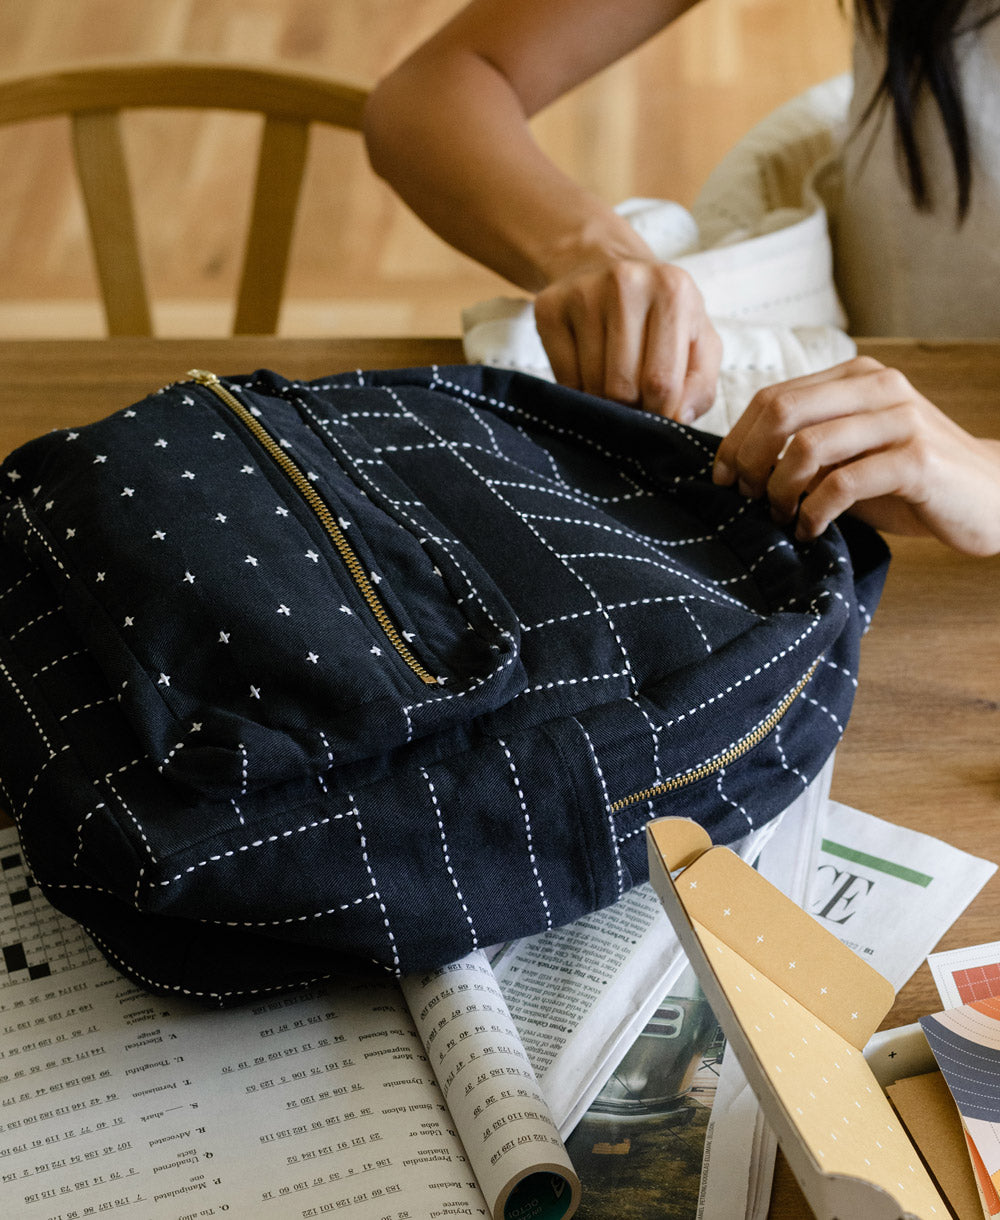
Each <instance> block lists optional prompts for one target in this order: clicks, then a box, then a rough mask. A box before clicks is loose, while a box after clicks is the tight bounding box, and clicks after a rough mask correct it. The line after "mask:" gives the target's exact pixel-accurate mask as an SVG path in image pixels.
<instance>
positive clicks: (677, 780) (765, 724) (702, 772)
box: [609, 657, 822, 813]
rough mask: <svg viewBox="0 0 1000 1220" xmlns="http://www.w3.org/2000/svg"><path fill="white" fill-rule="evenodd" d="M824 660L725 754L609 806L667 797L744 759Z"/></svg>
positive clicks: (619, 808) (613, 810)
mask: <svg viewBox="0 0 1000 1220" xmlns="http://www.w3.org/2000/svg"><path fill="white" fill-rule="evenodd" d="M821 660H822V658H821V657H817V658H816V660H815V661H813V663H812V665H810V667H809V670H808V672H807V673H806V675H805V677H803V678H801V679H800V680H799V681H798V682H797V683H796V684H795V686H794V687H793V688H792V689H791V690H790V691H789V692H788V694H787V695H785V697H784V698H783V699H782V701H781V702H780V703H779V704H778V706H777V707H776V708H775V709H774V710H773V711H772V712H771V713H770V714H769V715H768V716H767V717H766V718H765V719H764V720H762V721H761V722H760V724H758V725H757V727H756V728H755V729H752V730H751V731H750V732H749V733H748V734H747V735H746V737H742V738H740V740H739V741H738V742H736V744H735V745H732V746H730V747H729V749H728V750H726V751H725V752H724V753H723V754H720V755H719V756H718V757H717V758H713V759H712V760H711V761H709V762H706V763H702V765H701V766H700V767H696V768H695V769H694V770H693V771H688V772H686V773H685V774H684V775H677V776H674V778H673V779H667V780H664V781H663V783H661V784H654V785H653V786H652V787H650V788H643V789H642V790H641V791H639V792H633V793H631V794H630V795H628V796H623V797H621V798H620V799H619V800H617V801H614V802H613V803H612V804H611V806H610V807H609V808H610V812H611V813H620V812H621V811H622V810H623V809H627V808H628V807H629V806H630V805H638V804H641V803H642V802H643V801H649V800H652V799H653V798H654V797H657V796H663V795H665V794H666V793H668V792H676V791H677V790H678V789H679V788H686V787H687V786H688V785H689V784H694V783H697V781H698V780H700V779H704V778H705V777H706V776H708V775H713V774H714V773H715V772H716V771H720V770H721V769H722V768H723V767H727V766H728V765H729V764H730V763H731V762H735V761H736V759H737V758H741V757H742V756H743V755H744V754H746V753H747V751H748V750H752V749H753V748H754V746H756V745H760V743H761V742H762V741H763V740H764V738H765V737H766V736H767V735H768V733H770V732H771V731H772V730H773V729H774V728H775V727H776V726H777V724H778V722H779V721H780V720H781V718H782V717H783V716H784V714H785V713H786V712H787V711H788V709H789V708H790V707H791V706H792V704H793V703H794V702H795V700H796V699H797V698H798V697H799V695H800V694H801V693H802V691H803V689H804V687H805V686H806V683H807V682H808V681H809V679H810V678H811V677H812V676H813V674H814V673H815V672H816V669H817V668H818V666H819V663H820V661H821Z"/></svg>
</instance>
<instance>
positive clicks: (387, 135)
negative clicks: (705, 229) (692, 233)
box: [366, 0, 718, 417]
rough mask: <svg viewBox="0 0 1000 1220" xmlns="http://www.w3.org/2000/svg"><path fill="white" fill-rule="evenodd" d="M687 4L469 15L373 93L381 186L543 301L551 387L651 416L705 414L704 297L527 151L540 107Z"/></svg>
mask: <svg viewBox="0 0 1000 1220" xmlns="http://www.w3.org/2000/svg"><path fill="white" fill-rule="evenodd" d="M694 2H695V0H544V2H542V3H540V2H539V0H473V3H471V4H470V5H469V6H468V7H467V8H465V9H463V10H462V11H461V12H460V13H459V14H458V15H457V16H456V17H455V18H454V19H453V20H452V21H451V22H450V23H449V24H448V25H446V26H445V27H444V28H443V29H442V30H440V31H439V32H438V33H437V34H435V35H434V36H433V37H432V38H431V39H430V40H429V41H428V42H427V43H425V44H424V45H423V46H422V47H420V48H418V50H417V51H416V52H415V53H414V54H413V55H412V56H411V57H410V58H409V59H408V60H406V61H405V62H404V63H403V64H402V65H401V66H400V67H399V68H397V69H396V71H394V72H393V73H392V74H391V75H390V76H388V77H387V78H386V79H385V80H384V81H383V82H382V83H381V84H380V85H379V86H378V87H377V88H376V90H375V91H374V93H373V95H372V98H371V100H370V102H369V105H368V109H367V115H366V136H367V140H368V147H369V155H370V157H371V160H372V164H373V166H374V168H375V169H376V171H377V172H378V173H380V174H381V175H382V176H384V177H385V178H386V179H387V180H388V181H390V182H391V183H392V185H393V186H394V187H395V189H396V190H397V191H398V192H399V194H400V195H401V196H402V197H403V199H404V200H406V202H407V203H408V204H409V205H410V206H411V207H412V208H413V209H414V211H416V212H417V214H418V215H420V216H421V217H422V219H423V220H424V221H426V223H427V224H429V225H430V226H431V228H433V229H434V230H435V231H436V232H437V233H439V234H440V236H442V237H443V238H444V239H445V240H446V241H448V242H450V243H451V244H452V245H454V246H456V247H457V248H458V249H460V250H463V251H464V252H465V253H467V254H469V255H471V256H472V257H473V258H476V259H477V260H479V261H480V262H483V263H485V264H486V265H487V266H489V267H491V268H493V269H494V270H496V271H498V272H500V274H502V275H504V276H506V277H507V278H508V279H510V280H511V281H512V282H514V283H516V284H518V285H520V286H521V287H522V288H525V289H527V290H529V291H531V292H536V293H539V294H540V296H539V299H538V301H537V312H538V320H539V330H540V332H541V334H542V339H543V342H544V343H545V345H546V348H547V350H548V352H549V356H550V359H551V360H552V363H553V368H554V371H555V372H556V375H557V377H558V378H559V379H560V380H562V381H564V382H566V383H568V384H572V385H578V386H580V387H582V388H584V389H587V390H591V391H592V392H595V393H607V394H609V396H611V397H615V398H619V399H621V400H622V401H626V402H628V401H632V402H636V403H637V404H639V403H640V402H641V405H643V406H646V407H647V408H649V409H652V410H659V411H663V412H664V413H669V414H674V415H675V416H684V415H687V416H689V417H690V416H691V415H693V414H695V413H700V411H702V410H704V409H706V408H707V407H708V406H709V405H710V404H711V401H712V393H713V392H714V381H715V376H716V373H717V370H718V340H717V338H716V336H715V333H714V331H713V330H712V329H711V327H710V325H709V324H708V321H707V318H705V316H704V306H703V304H702V302H701V298H700V295H699V294H698V292H697V290H696V289H695V288H694V286H693V284H692V283H691V281H690V279H689V277H687V276H686V275H685V273H683V272H681V271H680V270H679V269H678V268H674V267H669V266H667V265H666V264H662V263H658V262H657V260H656V259H655V257H654V256H653V254H652V252H651V251H650V250H649V248H648V246H646V244H645V242H643V241H642V240H641V239H640V238H639V237H638V236H637V235H636V234H635V233H634V232H633V230H632V229H631V227H630V226H629V225H628V224H626V223H625V222H624V221H623V220H622V219H621V218H620V217H618V216H617V215H616V214H615V213H614V211H613V210H612V209H611V208H610V207H609V206H608V205H607V204H606V203H605V202H604V201H602V200H600V199H597V198H596V197H594V196H593V195H591V194H589V193H588V192H586V191H585V190H583V189H582V188H581V187H580V186H579V185H578V184H577V183H575V182H574V181H573V180H572V179H570V178H569V177H567V176H566V175H565V174H564V173H562V171H561V170H559V169H558V167H557V166H555V165H554V164H553V163H552V162H551V161H550V160H549V158H548V157H546V156H545V154H544V153H543V152H542V151H541V149H540V148H539V147H538V145H537V144H536V142H535V140H534V138H533V136H532V134H531V131H530V128H529V124H528V120H529V119H530V117H531V116H532V115H533V114H535V113H536V112H537V111H538V110H540V109H541V108H542V107H544V106H545V105H547V104H548V103H549V102H551V101H553V100H554V99H555V98H557V97H559V96H561V95H562V94H563V93H565V92H566V91H567V90H569V89H571V88H573V87H574V86H575V85H577V84H579V83H580V82H581V81H583V80H586V79H587V78H588V77H590V76H592V75H593V74H594V73H595V72H597V71H599V70H600V69H601V68H604V67H606V66H607V65H608V64H610V63H612V62H614V61H615V60H616V59H618V58H620V57H621V56H622V55H624V54H626V53H627V52H628V51H630V50H632V49H633V48H634V47H636V46H638V45H639V44H640V43H641V42H643V41H644V40H645V39H646V38H648V37H650V36H651V35H652V34H654V33H656V32H657V31H658V30H660V29H662V28H663V27H664V26H666V25H667V24H669V22H671V21H672V20H673V19H674V18H675V17H677V16H678V15H679V14H680V13H682V12H683V11H684V10H685V9H687V8H690V7H691V5H692V4H693V3H694Z"/></svg>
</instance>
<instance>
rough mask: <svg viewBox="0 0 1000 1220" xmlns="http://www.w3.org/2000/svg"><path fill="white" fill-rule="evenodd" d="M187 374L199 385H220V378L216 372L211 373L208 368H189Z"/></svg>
mask: <svg viewBox="0 0 1000 1220" xmlns="http://www.w3.org/2000/svg"><path fill="white" fill-rule="evenodd" d="M187 375H188V376H189V377H190V378H191V380H192V381H197V382H198V384H199V385H219V378H218V377H217V376H216V375H215V373H209V372H208V371H207V370H206V369H188V374H187Z"/></svg>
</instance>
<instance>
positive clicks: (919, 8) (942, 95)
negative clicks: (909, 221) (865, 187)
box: [855, 0, 1000, 220]
mask: <svg viewBox="0 0 1000 1220" xmlns="http://www.w3.org/2000/svg"><path fill="white" fill-rule="evenodd" d="M967 7H968V0H855V9H856V11H857V12H858V14H859V16H860V17H861V19H862V20H864V21H867V22H868V24H869V26H870V27H871V29H872V31H873V32H874V33H875V35H876V36H877V37H879V38H880V39H882V40H883V42H884V43H885V48H886V68H885V74H884V75H883V77H882V80H881V81H880V82H879V86H878V88H877V89H876V90H875V93H874V94H873V96H872V97H871V99H870V100H869V102H868V105H867V107H866V108H865V111H864V114H863V115H862V117H861V123H862V124H863V123H865V122H866V121H867V120H868V119H869V118H870V117H871V115H872V114H873V113H874V112H875V110H876V109H877V108H878V107H880V106H884V105H891V106H892V110H893V117H894V119H895V126H896V136H897V139H898V141H899V147H900V148H901V150H902V153H903V158H904V160H905V162H906V173H907V177H908V178H909V182H910V193H911V195H912V196H913V201H914V203H915V204H916V205H917V207H918V208H921V209H924V210H929V209H930V208H931V207H932V204H933V200H932V199H931V193H930V190H929V188H928V183H927V178H926V175H925V173H924V166H923V160H922V158H921V155H920V148H919V146H918V144H917V138H916V133H915V131H914V120H915V116H916V112H917V102H918V99H919V98H920V95H921V93H922V92H923V91H924V89H927V90H929V92H930V95H931V97H933V99H934V102H935V104H936V106H937V109H938V113H939V114H940V117H941V122H942V123H943V125H944V130H945V135H946V136H947V139H948V147H949V148H950V150H951V160H952V165H953V166H954V169H955V184H956V186H957V188H958V208H957V210H958V218H959V220H962V219H964V217H965V215H966V214H967V212H968V210H969V199H970V195H971V192H972V159H971V156H970V152H969V129H968V125H967V123H966V117H965V108H964V107H963V105H962V95H961V91H960V85H959V73H958V65H957V63H956V58H955V41H956V39H957V38H958V37H960V36H961V35H963V34H968V33H973V32H975V31H976V30H978V29H981V28H982V27H983V26H984V25H986V24H987V23H988V22H990V21H992V20H993V18H994V17H996V16H998V15H1000V5H997V6H995V7H991V8H989V9H988V10H987V11H984V12H982V13H980V14H979V15H978V16H975V17H972V18H970V19H969V20H968V21H966V22H963V20H962V17H963V14H964V13H965V10H966V8H967Z"/></svg>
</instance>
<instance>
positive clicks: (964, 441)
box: [713, 357, 1000, 555]
mask: <svg viewBox="0 0 1000 1220" xmlns="http://www.w3.org/2000/svg"><path fill="white" fill-rule="evenodd" d="M713 479H714V481H715V482H716V483H721V484H732V483H736V484H738V486H739V488H740V490H741V491H742V492H743V493H744V494H746V495H749V496H763V495H766V496H767V498H768V500H769V501H770V503H771V510H772V515H773V516H774V518H775V520H777V521H781V522H791V521H793V520H796V518H797V524H796V536H797V537H799V538H801V539H810V538H815V537H818V536H819V535H820V534H821V533H822V532H823V531H824V530H825V529H826V527H827V526H828V525H829V524H830V523H831V521H833V520H834V518H835V517H837V516H839V515H840V514H841V513H842V512H846V511H847V510H850V511H851V512H852V513H854V514H855V515H856V516H858V517H860V518H862V519H863V520H865V521H867V522H869V524H871V525H874V526H876V527H877V528H878V529H883V530H887V531H889V532H892V533H903V534H926V535H933V536H934V537H936V538H939V539H940V540H941V541H942V542H945V543H947V544H949V545H950V546H953V547H955V548H956V550H959V551H964V552H966V553H967V554H971V555H993V554H996V553H998V552H1000V441H994V440H985V439H980V438H977V437H974V436H971V435H970V434H969V433H968V432H966V431H964V430H963V429H962V428H960V427H959V426H958V425H957V424H956V423H954V422H953V421H952V420H950V419H949V418H948V417H947V416H946V415H944V414H943V413H942V412H941V411H939V410H938V408H937V407H935V406H934V404H933V403H931V402H929V401H928V400H927V399H926V398H924V397H923V395H922V394H919V393H918V392H917V391H916V390H915V389H914V388H913V387H912V386H911V385H910V383H909V382H908V381H907V379H906V378H905V377H904V376H903V374H902V373H900V372H899V371H898V370H896V369H890V368H886V367H885V366H884V365H882V364H880V363H879V362H878V361H877V360H873V359H871V358H870V357H858V358H857V359H854V360H850V361H848V362H847V363H846V364H841V365H837V366H836V367H834V368H832V369H826V370H825V371H823V372H821V373H814V374H812V375H810V376H808V377H798V378H795V379H794V380H792V381H786V382H782V383H781V384H779V385H774V386H770V387H768V388H767V389H764V390H761V391H760V392H759V393H758V394H756V395H755V396H754V398H753V400H752V401H751V403H750V405H749V406H748V407H747V409H746V411H745V412H744V414H743V415H742V416H741V417H740V419H739V420H738V421H737V423H736V425H735V426H734V427H733V429H732V431H731V432H730V433H729V435H728V436H727V437H725V439H724V440H723V441H722V444H721V445H720V446H719V450H718V453H717V455H716V459H715V467H714V470H713Z"/></svg>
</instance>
